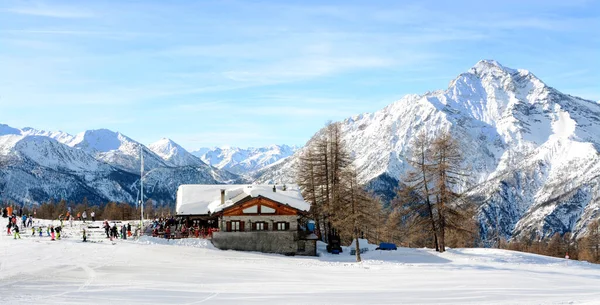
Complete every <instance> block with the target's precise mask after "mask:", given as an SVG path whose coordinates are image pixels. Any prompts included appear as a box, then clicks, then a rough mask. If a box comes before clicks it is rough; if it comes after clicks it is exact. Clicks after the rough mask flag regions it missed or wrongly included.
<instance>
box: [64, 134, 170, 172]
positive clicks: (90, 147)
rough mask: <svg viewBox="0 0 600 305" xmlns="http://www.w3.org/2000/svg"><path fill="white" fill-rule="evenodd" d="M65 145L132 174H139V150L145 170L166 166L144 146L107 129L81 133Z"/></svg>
mask: <svg viewBox="0 0 600 305" xmlns="http://www.w3.org/2000/svg"><path fill="white" fill-rule="evenodd" d="M66 144H67V145H69V146H71V147H75V148H78V149H81V150H83V151H85V152H87V153H89V154H91V155H93V156H94V157H95V158H96V159H98V160H102V161H104V162H106V163H108V164H111V165H113V166H115V167H118V168H121V169H123V170H126V171H129V172H132V173H139V172H140V164H141V163H140V149H141V150H142V151H143V154H144V168H145V169H147V170H149V169H153V168H158V167H167V166H168V165H167V164H166V163H165V161H164V160H163V159H162V158H161V157H159V156H157V155H156V154H155V153H154V152H152V151H151V150H150V149H148V148H147V147H145V146H144V145H142V144H140V143H138V142H136V141H134V140H133V139H131V138H129V137H127V136H125V135H123V134H121V133H120V132H114V131H111V130H108V129H97V130H87V131H84V132H81V133H79V134H77V135H76V136H75V137H74V138H73V139H72V140H71V141H69V142H68V143H66Z"/></svg>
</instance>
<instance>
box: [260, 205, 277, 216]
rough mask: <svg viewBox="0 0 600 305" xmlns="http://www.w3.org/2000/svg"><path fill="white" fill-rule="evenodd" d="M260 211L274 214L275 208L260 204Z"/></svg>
mask: <svg viewBox="0 0 600 305" xmlns="http://www.w3.org/2000/svg"><path fill="white" fill-rule="evenodd" d="M260 213H261V214H274V213H275V209H273V208H270V207H268V206H264V205H261V206H260Z"/></svg>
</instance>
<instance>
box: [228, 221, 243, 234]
mask: <svg viewBox="0 0 600 305" xmlns="http://www.w3.org/2000/svg"><path fill="white" fill-rule="evenodd" d="M227 227H228V228H227V229H228V230H227V231H229V232H238V231H241V229H242V225H241V223H240V221H239V220H234V221H230V222H228V226H227Z"/></svg>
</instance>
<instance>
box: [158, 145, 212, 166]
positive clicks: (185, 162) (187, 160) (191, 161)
mask: <svg viewBox="0 0 600 305" xmlns="http://www.w3.org/2000/svg"><path fill="white" fill-rule="evenodd" d="M148 148H150V150H151V151H152V152H154V153H155V154H156V155H158V156H159V157H161V158H162V159H163V160H164V161H165V162H166V163H167V164H169V165H170V166H206V163H204V162H202V160H200V158H198V157H196V156H194V155H192V154H191V153H189V152H188V151H187V150H185V149H184V148H183V147H181V146H180V145H179V144H177V143H175V142H173V141H172V140H171V139H167V138H162V139H160V140H158V141H157V142H155V143H152V144H150V145H149V146H148Z"/></svg>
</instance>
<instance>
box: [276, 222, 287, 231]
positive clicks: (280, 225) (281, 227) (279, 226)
mask: <svg viewBox="0 0 600 305" xmlns="http://www.w3.org/2000/svg"><path fill="white" fill-rule="evenodd" d="M289 229H290V223H289V222H276V223H275V230H277V231H287V230H289Z"/></svg>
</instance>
